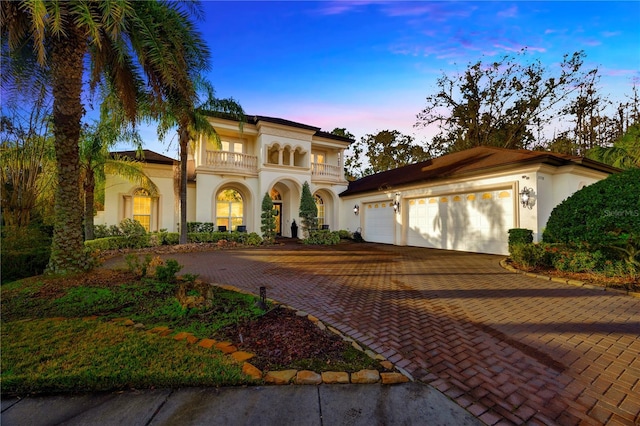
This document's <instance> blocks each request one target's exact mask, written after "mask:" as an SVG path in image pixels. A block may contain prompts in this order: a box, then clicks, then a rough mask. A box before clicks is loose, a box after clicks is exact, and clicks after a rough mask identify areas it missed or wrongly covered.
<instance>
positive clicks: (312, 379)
mask: <svg viewBox="0 0 640 426" xmlns="http://www.w3.org/2000/svg"><path fill="white" fill-rule="evenodd" d="M210 285H216V286H217V287H220V288H223V289H225V290H229V291H235V292H238V293H244V294H250V295H252V296H255V294H253V293H250V292H247V291H244V290H242V289H239V288H237V287H234V286H230V285H219V284H210ZM268 300H269V301H270V302H272V303H274V304H276V305H279V306H281V307H283V308H286V309H290V310H293V311H295V313H296V315H298V316H300V317H307V319H308V320H309V321H311V322H313V323H314V324H316V326H317V327H318V328H319V329H321V330H327V329H328V330H329V331H331V332H332V333H334V334H336V335H338V336H339V337H340V338H341V339H342V340H344V341H345V342H348V343H351V346H352V347H353V348H355V349H357V350H359V351H361V352H364V353H365V354H366V355H368V356H369V357H370V358H372V359H374V360H377V361H378V362H379V363H380V365H381V366H382V367H383V368H384V369H385V370H389V372H384V373H380V372H379V371H378V370H360V371H357V372H354V373H348V372H346V371H326V372H323V373H316V372H314V371H309V370H300V371H298V370H294V369H290V370H282V371H268V372H266V373H263V372H262V371H261V370H260V369H258V368H257V367H256V366H254V365H253V364H251V363H249V362H247V361H249V360H250V359H251V358H253V357H254V356H255V355H254V354H252V353H249V352H245V351H240V350H238V348H236V347H235V346H233V344H232V343H231V342H227V341H222V342H219V341H216V340H214V339H206V338H205V339H199V338H198V337H196V336H194V335H193V334H192V333H187V332H178V333H175V334H174V330H172V329H170V328H169V327H166V326H158V327H154V328H151V329H148V330H147V329H146V327H145V325H144V324H142V323H135V322H134V321H133V320H132V319H130V318H126V317H122V318H114V319H112V320H111V322H113V323H116V324H119V325H122V326H127V327H133V328H134V329H139V330H141V331H146V332H147V333H151V334H157V335H159V336H167V337H172V338H173V339H174V340H176V341H186V342H187V344H192V345H197V346H200V347H202V348H205V349H211V348H213V349H217V350H219V351H221V352H222V353H224V354H226V355H228V356H230V357H231V358H233V359H234V361H236V362H241V363H242V372H243V373H244V374H246V375H247V376H249V377H251V378H253V379H254V380H264V382H265V383H266V384H273V385H287V384H297V385H319V384H322V383H324V384H349V383H358V384H372V383H381V384H383V385H393V384H399V383H406V382H409V381H413V377H411V375H410V374H409V373H408V372H406V371H405V370H404V369H402V368H400V367H398V366H394V365H393V364H392V363H391V362H390V361H388V360H387V359H385V358H384V357H383V356H382V355H380V354H376V353H374V352H373V351H372V350H370V349H364V348H363V347H362V346H361V345H360V344H358V342H356V341H355V340H353V339H352V338H350V337H348V336H345V335H344V334H342V333H341V332H340V331H339V330H337V329H336V328H334V327H331V326H327V325H325V324H324V323H323V322H322V321H320V320H319V319H318V318H316V317H314V316H313V315H311V314H307V313H306V312H304V311H300V310H297V309H296V308H294V307H291V306H287V305H283V304H281V303H279V302H277V301H275V300H273V299H268ZM96 319H98V316H95V315H94V316H90V317H85V318H83V320H86V321H88V320H96ZM394 369H395V370H397V372H394V371H392V370H394Z"/></svg>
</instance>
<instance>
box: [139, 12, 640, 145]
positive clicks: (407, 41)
mask: <svg viewBox="0 0 640 426" xmlns="http://www.w3.org/2000/svg"><path fill="white" fill-rule="evenodd" d="M203 6H204V9H205V12H206V17H205V20H204V22H201V23H200V26H201V28H200V30H201V32H202V34H203V35H204V38H205V39H206V40H207V42H208V44H209V46H210V49H211V52H212V69H211V71H210V73H209V75H208V78H209V80H210V81H211V82H212V83H213V85H214V86H215V88H216V94H217V95H218V97H233V98H235V99H236V100H237V101H239V102H240V104H241V105H242V106H243V108H244V110H245V111H246V112H247V113H248V114H257V115H267V116H273V117H279V118H285V119H289V120H293V121H299V122H302V123H305V124H310V125H314V126H317V127H320V128H322V129H323V130H327V131H331V130H332V129H334V128H335V127H345V128H347V130H349V131H350V132H351V133H353V134H354V135H355V136H356V138H357V139H359V138H360V137H362V136H364V135H365V134H367V133H377V132H378V131H381V130H386V129H389V130H399V131H400V132H402V133H404V134H409V135H414V136H415V137H416V141H422V140H425V139H427V138H428V137H429V134H428V131H424V130H417V129H414V127H413V125H414V124H415V122H416V114H418V113H419V112H420V111H421V110H422V109H423V107H424V106H425V98H426V96H427V95H429V94H431V93H433V92H435V90H436V79H437V78H438V77H440V76H441V75H442V73H443V72H446V73H447V74H452V73H456V72H461V71H463V70H464V69H466V67H467V65H468V64H469V63H471V62H476V61H478V60H482V61H493V60H497V59H501V58H502V57H503V56H504V55H507V54H512V53H515V52H518V51H519V50H520V49H522V48H527V50H528V52H529V53H528V56H529V57H531V58H532V59H533V58H539V59H540V60H541V61H542V63H543V64H544V65H545V66H546V67H548V68H549V69H551V70H553V68H554V66H556V65H557V64H558V63H559V62H560V61H561V60H562V57H563V55H565V54H572V53H573V52H575V51H579V50H584V52H585V53H586V55H587V57H586V61H585V65H586V67H585V68H587V69H591V68H594V67H598V68H599V69H600V74H601V75H602V79H601V84H600V86H601V91H602V93H604V94H607V95H608V96H609V97H610V98H611V99H614V100H617V99H623V96H624V94H625V93H630V89H631V84H632V83H631V82H632V78H634V77H635V78H640V25H638V22H640V2H638V1H633V2H615V1H613V2H612V1H609V2H595V1H588V2H573V1H562V2H561V1H554V2H534V1H515V2H514V1H506V2H501V1H498V2H488V1H480V2H466V1H460V2H452V1H436V2H422V1H411V2H381V1H374V2H349V1H334V2H311V1H296V2H294V1H283V2H271V1H257V2H246V1H222V2H213V1H205V2H203ZM144 137H145V140H147V141H149V142H151V141H152V140H153V139H155V135H154V134H153V132H148V131H145V132H144ZM147 145H148V147H149V148H150V149H154V150H157V151H159V152H163V153H165V154H166V155H169V156H174V157H175V155H176V143H175V140H174V141H173V142H172V143H171V144H170V145H169V146H167V145H168V141H167V142H165V144H164V145H162V144H158V143H148V144H147Z"/></svg>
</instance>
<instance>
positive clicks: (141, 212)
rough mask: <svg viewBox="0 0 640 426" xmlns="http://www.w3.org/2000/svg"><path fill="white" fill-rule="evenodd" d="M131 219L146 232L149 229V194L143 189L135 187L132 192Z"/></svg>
mask: <svg viewBox="0 0 640 426" xmlns="http://www.w3.org/2000/svg"><path fill="white" fill-rule="evenodd" d="M133 220H137V221H138V222H140V223H141V224H142V226H144V229H146V230H147V232H149V231H150V229H151V196H150V195H149V192H147V191H146V190H144V189H137V190H136V191H135V192H134V193H133Z"/></svg>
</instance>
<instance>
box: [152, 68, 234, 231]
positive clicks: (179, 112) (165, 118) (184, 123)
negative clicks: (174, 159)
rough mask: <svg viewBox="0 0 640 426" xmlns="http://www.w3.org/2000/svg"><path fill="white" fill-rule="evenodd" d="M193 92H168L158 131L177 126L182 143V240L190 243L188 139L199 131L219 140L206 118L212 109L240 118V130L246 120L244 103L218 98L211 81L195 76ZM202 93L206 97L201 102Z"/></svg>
mask: <svg viewBox="0 0 640 426" xmlns="http://www.w3.org/2000/svg"><path fill="white" fill-rule="evenodd" d="M192 81H193V82H194V92H193V93H192V96H191V97H189V98H185V97H183V96H181V95H180V94H178V95H177V96H176V95H174V96H169V97H168V98H167V102H166V103H165V104H164V105H163V109H162V110H161V111H159V113H158V116H157V118H158V119H159V121H158V123H159V125H158V133H159V134H160V135H161V137H162V136H164V135H165V134H166V133H167V132H168V131H169V129H171V128H173V127H176V126H177V127H178V141H179V146H180V191H179V192H180V194H179V198H180V240H179V242H180V244H186V243H187V178H188V176H187V155H188V151H189V142H194V141H196V140H197V137H198V135H206V136H209V137H211V138H212V139H213V141H214V142H215V143H216V144H218V145H219V144H220V138H219V136H218V133H217V132H216V130H215V129H214V128H213V126H212V125H211V123H209V121H208V120H207V115H210V114H212V113H219V114H226V115H228V116H229V117H230V118H233V119H236V120H238V125H239V127H240V130H242V125H243V123H244V121H245V116H244V111H243V110H242V107H241V106H240V105H239V104H238V103H237V102H236V101H235V100H234V99H231V98H228V99H218V98H216V97H215V92H214V90H213V87H212V86H211V84H209V83H208V82H207V81H205V80H203V79H201V78H199V76H194V78H193V80H192ZM202 94H204V95H205V100H204V101H203V102H200V97H201V96H202Z"/></svg>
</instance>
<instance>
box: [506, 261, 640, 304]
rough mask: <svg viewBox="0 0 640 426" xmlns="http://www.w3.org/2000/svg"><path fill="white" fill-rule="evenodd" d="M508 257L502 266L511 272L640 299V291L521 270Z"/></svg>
mask: <svg viewBox="0 0 640 426" xmlns="http://www.w3.org/2000/svg"><path fill="white" fill-rule="evenodd" d="M508 259H509V258H508V257H505V258H504V259H502V260H501V261H500V266H501V267H502V268H503V269H506V270H507V271H509V272H513V273H516V274H520V275H525V276H527V277H531V278H537V279H540V280H544V281H554V282H557V283H562V284H567V285H571V286H574V287H582V288H586V289H589V290H599V291H607V292H610V293H616V294H619V295H621V296H630V297H635V298H637V299H640V293H638V292H634V291H629V290H619V289H615V288H607V287H601V286H597V285H593V284H589V283H586V282H584V281H580V280H574V279H570V278H562V277H550V276H548V275H540V274H534V273H531V272H527V271H521V270H520V269H516V268H514V267H513V266H511V265H510V264H509V263H508V262H507V260H508Z"/></svg>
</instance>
